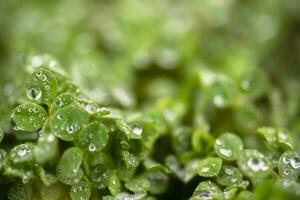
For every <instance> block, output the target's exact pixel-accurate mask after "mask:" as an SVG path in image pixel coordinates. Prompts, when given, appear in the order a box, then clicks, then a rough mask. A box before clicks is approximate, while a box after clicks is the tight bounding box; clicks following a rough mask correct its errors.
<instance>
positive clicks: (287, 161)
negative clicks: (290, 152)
mask: <svg viewBox="0 0 300 200" xmlns="http://www.w3.org/2000/svg"><path fill="white" fill-rule="evenodd" d="M282 161H283V163H284V164H289V162H290V161H291V158H290V157H289V156H284V157H283V158H282Z"/></svg>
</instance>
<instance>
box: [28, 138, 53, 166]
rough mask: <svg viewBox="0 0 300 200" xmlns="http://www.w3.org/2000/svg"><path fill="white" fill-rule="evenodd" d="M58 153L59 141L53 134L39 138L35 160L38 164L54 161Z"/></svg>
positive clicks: (35, 150)
mask: <svg viewBox="0 0 300 200" xmlns="http://www.w3.org/2000/svg"><path fill="white" fill-rule="evenodd" d="M57 153H58V140H57V138H56V137H55V136H54V135H53V134H43V135H41V136H40V137H39V139H38V142H37V145H36V147H35V149H34V158H35V161H37V162H38V163H45V162H47V161H50V160H52V159H53V158H54V157H55V156H56V155H57Z"/></svg>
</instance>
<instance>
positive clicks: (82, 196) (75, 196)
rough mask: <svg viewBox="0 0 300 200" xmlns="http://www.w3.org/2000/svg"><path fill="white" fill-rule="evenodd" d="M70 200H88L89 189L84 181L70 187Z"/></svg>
mask: <svg viewBox="0 0 300 200" xmlns="http://www.w3.org/2000/svg"><path fill="white" fill-rule="evenodd" d="M70 196H71V199H72V200H89V199H90V196H91V187H90V185H89V183H87V182H86V181H80V182H78V183H76V184H74V185H72V187H71V190H70Z"/></svg>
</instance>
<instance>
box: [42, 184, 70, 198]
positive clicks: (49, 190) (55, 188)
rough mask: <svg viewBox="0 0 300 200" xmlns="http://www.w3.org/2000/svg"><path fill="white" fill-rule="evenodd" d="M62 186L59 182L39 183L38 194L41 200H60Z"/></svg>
mask: <svg viewBox="0 0 300 200" xmlns="http://www.w3.org/2000/svg"><path fill="white" fill-rule="evenodd" d="M63 192H64V191H63V187H62V185H61V184H60V183H58V182H57V183H55V184H52V185H49V186H48V185H44V184H42V185H41V189H40V196H41V197H42V200H60V199H62V196H63V195H62V194H63Z"/></svg>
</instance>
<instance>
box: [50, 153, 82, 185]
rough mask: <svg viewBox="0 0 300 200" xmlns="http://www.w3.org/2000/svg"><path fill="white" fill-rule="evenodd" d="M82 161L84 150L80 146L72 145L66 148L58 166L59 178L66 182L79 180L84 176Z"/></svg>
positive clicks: (57, 173)
mask: <svg viewBox="0 0 300 200" xmlns="http://www.w3.org/2000/svg"><path fill="white" fill-rule="evenodd" d="M81 163H82V152H81V150H80V149H79V148H77V147H70V148H68V149H67V150H65V152H64V153H63V155H62V157H61V158H60V161H59V163H58V165H57V168H56V175H57V178H58V180H59V181H61V182H62V183H65V184H72V183H73V182H75V183H76V182H77V181H79V180H80V178H81V176H82V171H81V169H80V166H81ZM70 180H72V181H71V182H70Z"/></svg>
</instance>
